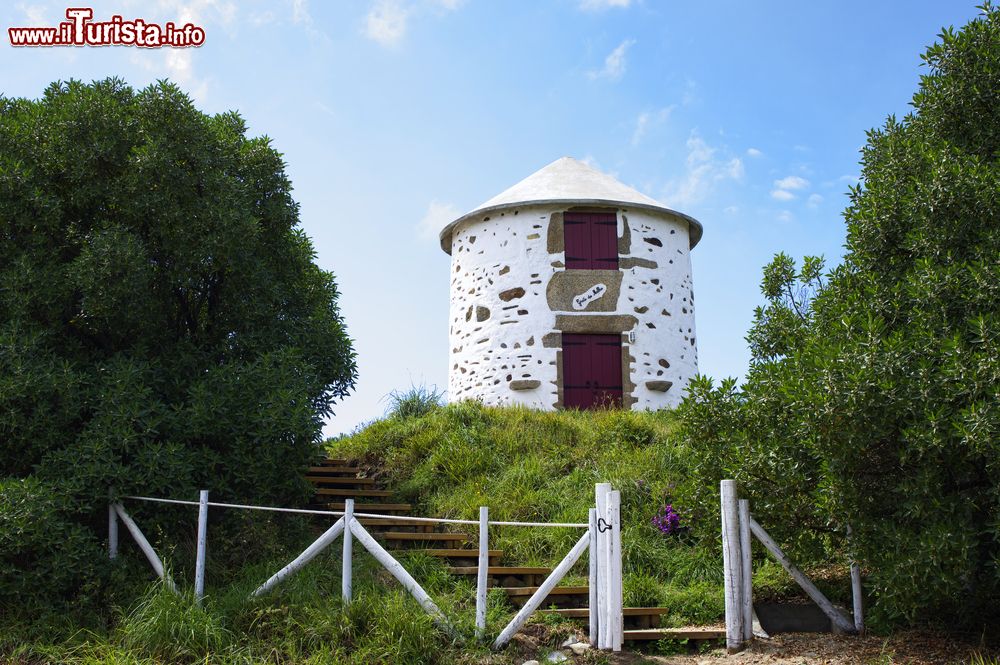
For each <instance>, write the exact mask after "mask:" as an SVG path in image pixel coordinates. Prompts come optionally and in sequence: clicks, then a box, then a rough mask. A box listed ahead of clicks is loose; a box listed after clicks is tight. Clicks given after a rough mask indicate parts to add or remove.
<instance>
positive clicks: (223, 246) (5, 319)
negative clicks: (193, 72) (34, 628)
mask: <svg viewBox="0 0 1000 665" xmlns="http://www.w3.org/2000/svg"><path fill="white" fill-rule="evenodd" d="M290 190H291V183H290V182H289V180H288V178H287V176H286V174H285V165H284V163H283V162H282V158H281V155H280V154H278V153H277V152H276V151H275V150H274V149H273V148H272V147H271V145H270V143H269V140H268V139H266V138H253V137H248V136H247V135H246V125H245V123H244V122H243V120H242V119H241V118H240V117H239V116H238V115H237V114H235V113H223V114H219V115H215V116H209V115H206V114H204V113H201V112H200V111H198V110H197V109H195V108H194V106H193V104H192V103H191V100H190V99H189V98H188V97H187V96H186V95H185V94H183V93H182V92H181V91H180V90H178V89H177V88H176V87H175V86H173V85H171V84H169V83H167V82H161V83H157V84H155V85H152V86H150V87H148V88H146V89H144V90H141V91H136V90H133V89H132V88H130V87H129V86H127V85H125V84H124V83H123V82H121V81H120V80H117V79H108V80H104V81H98V82H95V83H93V84H89V85H87V84H83V83H81V82H79V81H70V82H67V83H56V84H53V85H51V86H50V87H49V88H48V89H47V90H46V91H45V94H44V95H43V96H42V98H41V99H38V100H28V99H12V98H2V97H0V284H2V285H3V286H2V287H0V442H2V445H0V478H11V479H18V480H24V479H27V478H29V477H36V478H37V479H38V480H39V481H40V482H41V483H42V484H44V485H45V486H46V487H50V488H55V489H56V490H57V491H58V493H59V494H60V495H61V497H62V499H61V500H64V503H61V504H60V506H61V507H60V509H59V511H58V514H59V518H58V520H56V521H55V522H54V526H55V527H58V529H61V530H62V532H65V533H67V534H69V535H71V536H72V537H74V538H78V539H82V541H86V542H92V541H93V540H94V539H95V538H99V539H101V538H102V537H103V533H104V530H105V528H106V527H105V526H104V525H105V524H106V519H107V518H106V512H105V511H106V505H107V502H108V492H109V490H113V491H115V492H116V493H117V494H119V495H127V494H154V495H161V496H169V497H172V498H178V499H195V498H196V497H197V490H198V489H209V490H211V491H212V493H213V498H215V499H216V500H221V499H229V500H237V501H244V502H255V503H277V504H286V505H287V504H291V503H294V502H297V501H303V500H305V499H307V498H308V497H309V496H310V487H309V485H308V484H307V483H306V482H305V480H304V478H303V475H304V474H303V472H304V470H305V469H306V467H307V466H308V465H309V462H310V461H311V460H312V459H313V458H314V457H315V455H316V454H317V453H318V449H317V444H318V443H319V441H320V438H321V430H322V423H323V419H324V418H325V417H326V416H327V415H329V414H330V412H331V405H332V403H333V402H334V400H335V399H338V398H340V397H343V396H344V395H346V394H347V393H348V391H349V390H350V389H351V387H352V385H353V383H354V378H355V362H354V353H353V351H352V348H351V342H350V340H349V338H348V337H347V334H346V331H345V329H344V326H343V322H342V321H341V319H340V315H339V312H338V308H337V301H338V297H339V293H338V291H337V287H336V284H335V282H334V278H333V275H332V274H330V273H328V272H325V271H323V270H321V269H319V267H317V265H316V264H315V261H314V260H315V253H314V250H313V248H312V245H311V244H310V242H309V240H308V238H306V237H305V235H304V234H303V233H302V231H301V229H300V228H299V220H298V206H297V204H296V203H295V201H294V200H293V199H292V198H291V194H290ZM12 491H13V490H12ZM134 509H135V511H136V513H137V517H138V518H141V519H140V521H142V522H143V523H144V524H152V523H155V524H157V525H159V526H161V527H162V528H163V529H164V530H165V533H166V534H167V535H170V536H173V537H172V538H171V540H173V541H177V540H179V539H180V535H182V534H187V533H189V530H190V525H191V521H192V514H193V513H192V511H190V510H189V509H185V510H177V509H174V508H164V507H153V506H143V507H135V508H134ZM39 510H44V509H41V508H39ZM41 514H42V513H39V515H41ZM147 518H148V519H147ZM0 519H4V520H5V522H12V521H16V520H17V519H20V517H17V516H14V517H4V516H0ZM219 519H226V517H225V516H222V517H220V518H219ZM70 525H74V526H72V528H71V526H70ZM31 528H34V527H31ZM80 529H83V530H84V531H80ZM32 537H37V538H41V537H42V536H40V535H39V536H34V535H33V536H32ZM39 542H41V541H39ZM0 543H2V547H0V560H3V561H4V562H5V566H6V567H7V569H6V570H5V571H4V573H5V576H4V580H6V579H8V577H9V576H11V575H12V576H14V577H22V578H24V579H32V580H35V581H36V582H37V586H35V587H34V588H33V594H32V595H33V596H34V597H36V598H51V599H53V600H56V599H58V598H59V597H61V596H65V594H67V593H71V592H72V591H73V589H75V588H76V587H78V586H79V584H80V583H81V582H82V580H81V579H75V580H73V579H71V578H72V577H73V576H74V575H76V574H77V573H79V572H81V571H82V570H83V568H84V567H83V564H82V563H73V562H69V563H70V565H63V564H64V563H66V562H65V561H64V558H65V557H64V555H63V554H60V553H59V552H60V550H59V548H52V549H51V550H49V549H46V548H42V547H38V548H37V549H36V550H34V555H33V556H31V557H25V556H23V554H22V549H23V547H28V546H29V545H24V546H22V545H19V544H18V542H17V540H16V538H15V537H14V534H13V532H6V531H0ZM89 551H90V549H88V548H86V547H82V548H80V550H79V556H81V557H83V556H87V555H88V553H89ZM67 556H68V555H67ZM39 571H57V574H55V575H45V574H42V573H41V572H39ZM8 574H9V575H8ZM12 584H13V583H12Z"/></svg>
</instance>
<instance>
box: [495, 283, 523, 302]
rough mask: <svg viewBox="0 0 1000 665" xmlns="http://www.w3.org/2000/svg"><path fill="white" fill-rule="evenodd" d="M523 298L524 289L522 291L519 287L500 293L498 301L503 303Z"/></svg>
mask: <svg viewBox="0 0 1000 665" xmlns="http://www.w3.org/2000/svg"><path fill="white" fill-rule="evenodd" d="M523 297H524V289H522V288H521V287H520V286H518V287H516V288H513V289H507V290H506V291H501V292H500V300H503V301H504V302H510V301H511V300H514V299H515V298H523Z"/></svg>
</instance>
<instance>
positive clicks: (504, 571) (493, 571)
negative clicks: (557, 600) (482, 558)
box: [448, 550, 552, 588]
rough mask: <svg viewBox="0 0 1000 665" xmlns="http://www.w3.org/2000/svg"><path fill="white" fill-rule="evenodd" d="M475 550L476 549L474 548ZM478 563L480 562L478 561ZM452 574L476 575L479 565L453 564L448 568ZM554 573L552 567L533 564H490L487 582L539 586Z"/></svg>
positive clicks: (514, 585)
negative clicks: (534, 565)
mask: <svg viewBox="0 0 1000 665" xmlns="http://www.w3.org/2000/svg"><path fill="white" fill-rule="evenodd" d="M473 552H475V550H473ZM477 563H478V562H477ZM448 572H450V573H451V574H452V575H465V576H468V577H475V576H476V575H478V574H479V567H478V566H453V567H451V568H449V569H448ZM551 574H552V569H551V568H536V567H532V566H490V567H489V569H488V571H487V574H486V584H487V585H488V586H491V587H506V588H515V587H526V586H527V587H537V586H538V585H539V584H542V583H543V582H545V579H546V578H547V577H548V576H549V575H551Z"/></svg>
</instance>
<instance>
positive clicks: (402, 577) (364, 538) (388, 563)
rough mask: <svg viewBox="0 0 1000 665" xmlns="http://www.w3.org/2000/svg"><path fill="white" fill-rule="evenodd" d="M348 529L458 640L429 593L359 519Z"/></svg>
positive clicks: (352, 521)
mask: <svg viewBox="0 0 1000 665" xmlns="http://www.w3.org/2000/svg"><path fill="white" fill-rule="evenodd" d="M347 528H349V529H350V530H351V531H352V532H353V533H354V535H355V536H356V537H357V539H358V542H359V543H361V546H362V547H364V548H365V549H366V550H368V552H369V553H370V554H371V555H372V556H373V557H375V560H376V561H378V562H379V563H380V564H382V566H383V567H384V568H385V569H386V570H387V571H389V574H390V575H392V576H393V577H395V578H396V579H397V580H398V581H399V583H400V584H402V585H403V588H404V589H406V590H407V591H409V592H410V595H411V596H413V597H414V598H415V599H416V601H417V602H418V603H420V606H421V607H423V608H424V611H426V612H427V613H428V614H430V615H431V618H432V619H434V623H436V624H437V625H438V626H439V627H440V628H442V629H443V630H444V631H445V632H447V633H448V634H449V635H452V636H453V637H456V638H457V637H458V634H457V633H456V632H455V628H454V626H452V625H451V623H449V622H448V618H447V617H446V616H445V615H444V612H442V611H441V610H440V609H438V606H437V605H435V604H434V601H433V600H431V597H430V596H428V595H427V592H426V591H424V589H423V587H422V586H420V584H419V583H417V581H416V580H415V579H413V576H412V575H410V573H409V572H407V570H406V568H403V566H402V564H400V563H399V562H398V561H396V560H395V559H393V558H392V555H391V554H389V553H388V552H387V551H385V548H384V547H382V546H381V545H379V544H378V541H376V540H375V539H374V538H372V536H371V534H370V533H368V531H367V530H365V528H364V527H363V526H361V523H360V522H358V520H357V518H355V519H352V520H351V523H350V525H349V526H348V527H347Z"/></svg>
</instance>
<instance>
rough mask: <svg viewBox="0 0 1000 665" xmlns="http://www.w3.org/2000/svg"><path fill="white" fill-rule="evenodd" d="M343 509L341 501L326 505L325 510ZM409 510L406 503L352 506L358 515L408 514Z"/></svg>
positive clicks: (408, 505)
mask: <svg viewBox="0 0 1000 665" xmlns="http://www.w3.org/2000/svg"><path fill="white" fill-rule="evenodd" d="M345 507H346V504H345V503H344V502H343V501H336V502H334V503H328V504H326V509H327V510H343V509H344V508H345ZM410 508H412V506H411V505H410V504H408V503H364V504H362V503H358V504H355V505H354V510H355V512H358V513H408V512H410ZM362 524H364V522H362Z"/></svg>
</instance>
